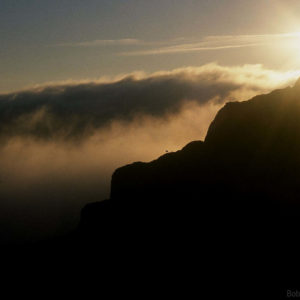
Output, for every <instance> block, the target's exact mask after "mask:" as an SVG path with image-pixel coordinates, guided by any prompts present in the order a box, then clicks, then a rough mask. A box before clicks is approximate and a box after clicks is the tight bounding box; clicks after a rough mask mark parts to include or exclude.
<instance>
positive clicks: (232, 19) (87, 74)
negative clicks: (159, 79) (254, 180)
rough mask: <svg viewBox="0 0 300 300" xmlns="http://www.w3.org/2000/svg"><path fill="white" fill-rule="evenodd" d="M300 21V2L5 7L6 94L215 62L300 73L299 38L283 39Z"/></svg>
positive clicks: (28, 2) (43, 2)
mask: <svg viewBox="0 0 300 300" xmlns="http://www.w3.org/2000/svg"><path fill="white" fill-rule="evenodd" d="M299 17H300V1H298V0H251V1H245V0H210V1H202V0H198V1H192V0H185V1H182V0H173V1H171V0H160V1H157V0H152V1H144V0H140V1H138V0H127V1H124V0H123V1H121V0H100V1H96V0H85V1H80V0H72V1H71V0H60V1H57V0H51V1H48V0H39V1H38V0H18V1H17V0H1V2H0V72H1V77H0V92H6V91H11V90H16V89H20V88H23V87H26V86H30V85H35V84H37V83H43V82H49V81H61V80H68V79H73V80H80V79H87V78H98V77H101V76H105V75H108V76H114V75H117V74H120V73H128V72H132V71H135V70H140V71H145V72H154V71H159V70H170V69H174V68H179V67H184V66H199V65H202V64H205V63H209V62H212V61H216V62H218V63H220V64H225V65H234V64H246V63H249V64H256V63H259V64H264V65H265V66H267V67H269V68H291V67H293V66H294V67H295V68H298V67H300V62H299V61H297V62H296V58H295V60H294V61H293V62H288V63H287V62H286V60H287V59H291V53H290V51H286V49H285V51H282V45H283V44H284V45H290V44H293V45H295V44H296V43H297V42H298V37H297V36H296V35H295V36H293V37H288V39H289V41H288V43H287V42H286V41H287V39H286V37H285V36H283V38H282V39H281V37H278V35H281V34H285V33H290V32H300V21H298V18H299ZM261 35H262V36H261ZM274 35H275V36H274ZM212 36H214V37H215V40H212ZM222 36H227V38H225V39H224V38H222ZM230 37H235V38H234V39H232V38H230ZM264 40H266V41H267V43H263V41H264ZM291 40H292V41H295V42H294V43H290V42H291ZM232 41H233V43H232ZM274 41H275V44H274ZM299 42H300V39H299ZM174 47H175V48H174ZM205 47H206V48H207V49H202V48H205ZM279 48H280V50H278V49H279ZM170 49H172V50H171V51H169V50H170ZM191 49H192V50H191ZM290 50H293V55H294V52H295V51H294V50H295V49H290ZM297 50H298V49H297Z"/></svg>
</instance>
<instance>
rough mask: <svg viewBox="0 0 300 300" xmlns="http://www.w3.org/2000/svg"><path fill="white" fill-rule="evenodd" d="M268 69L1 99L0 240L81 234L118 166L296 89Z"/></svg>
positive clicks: (51, 88) (70, 87)
mask: <svg viewBox="0 0 300 300" xmlns="http://www.w3.org/2000/svg"><path fill="white" fill-rule="evenodd" d="M297 76H299V72H294V73H292V72H288V73H281V72H276V71H272V70H267V69H264V68H263V67H262V66H261V65H245V66H237V67H224V66H220V65H217V64H215V63H213V64H208V65H204V66H201V67H197V68H196V67H190V68H181V69H176V70H172V71H160V72H155V73H153V74H144V73H133V74H127V75H124V76H122V77H118V78H116V79H112V80H102V79H101V80H99V81H96V80H94V81H84V82H71V81H70V82H68V83H66V82H63V83H55V84H54V83H52V84H46V85H43V86H37V87H34V88H32V89H27V90H23V91H19V92H15V93H9V94H2V95H0V140H1V144H0V199H1V201H0V241H2V242H3V241H7V240H9V239H12V238H13V239H18V240H21V239H25V240H26V239H32V238H41V237H45V236H49V235H56V234H61V233H63V232H66V231H68V230H70V229H72V228H74V227H75V226H76V224H77V222H78V220H79V214H80V209H81V208H82V207H83V206H84V205H85V204H86V203H88V202H93V201H98V200H101V199H105V198H106V197H108V196H109V188H110V177H111V174H112V172H113V171H114V169H115V168H117V167H119V166H121V165H124V164H128V163H131V162H133V161H138V160H142V161H149V160H152V159H154V158H156V157H158V156H159V155H162V154H164V153H165V151H166V150H168V151H176V150H178V149H180V148H181V147H183V146H184V145H185V144H186V143H188V142H189V141H191V140H197V139H204V137H205V134H206V131H207V128H208V126H209V124H210V122H211V121H212V119H213V118H214V116H215V114H216V112H217V110H218V109H219V108H220V107H221V106H222V105H223V104H224V102H226V101H232V100H246V99H248V98H250V97H252V96H254V95H256V94H260V93H265V92H268V91H270V90H273V89H274V88H278V87H283V86H286V85H288V84H293V82H294V81H295V79H296V77H297Z"/></svg>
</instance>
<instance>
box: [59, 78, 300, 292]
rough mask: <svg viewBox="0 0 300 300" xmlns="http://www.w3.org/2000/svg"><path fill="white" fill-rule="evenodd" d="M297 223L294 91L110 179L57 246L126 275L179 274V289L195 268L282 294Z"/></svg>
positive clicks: (239, 112) (298, 95) (247, 106)
mask: <svg viewBox="0 0 300 300" xmlns="http://www.w3.org/2000/svg"><path fill="white" fill-rule="evenodd" d="M299 219H300V90H299V84H298V83H297V85H296V86H295V87H293V88H286V89H282V90H276V91H274V92H272V93H270V94H268V95H261V96H257V97H254V98H253V99H251V100H249V101H245V102H233V103H227V104H226V105H225V106H224V107H223V108H222V109H221V110H220V111H219V112H218V114H217V116H216V118H215V119H214V121H213V122H212V123H211V125H210V128H209V130H208V133H207V136H206V138H205V141H204V142H203V141H194V142H191V143H189V144H188V145H186V146H185V147H184V148H183V149H182V150H180V151H177V152H174V153H167V154H165V155H163V156H161V157H159V158H158V159H156V160H154V161H152V162H150V163H143V162H136V163H133V164H130V165H127V166H124V167H121V168H119V169H117V170H116V171H115V172H114V174H113V176H112V181H111V195H110V199H108V200H105V201H102V202H98V203H93V204H89V205H87V206H86V207H85V208H84V209H83V210H82V215H81V223H80V226H79V228H78V230H77V231H76V233H74V235H73V236H72V237H71V238H70V239H69V240H68V242H67V243H66V244H67V245H68V246H69V247H70V249H74V247H76V248H78V249H81V250H82V249H86V248H88V249H91V246H92V249H98V250H97V251H99V253H101V255H102V256H101V257H102V258H103V259H104V258H105V257H113V262H114V263H120V260H121V261H122V262H124V260H125V261H127V263H128V264H127V263H126V268H131V267H132V266H133V265H134V266H139V265H140V263H142V264H143V266H144V268H146V269H147V268H149V269H151V270H153V268H154V269H155V268H157V269H159V268H161V266H162V265H164V266H167V268H168V271H167V274H168V277H169V278H171V279H173V280H175V282H177V281H176V280H178V279H176V278H175V277H176V274H177V275H178V272H179V273H180V274H181V275H180V278H181V280H182V282H184V280H185V279H184V278H182V274H187V273H189V275H188V276H187V278H189V280H191V273H190V272H192V271H191V266H195V268H196V269H197V270H200V269H201V270H206V271H207V272H209V270H215V273H214V274H213V275H216V273H218V272H220V274H221V276H222V278H223V281H224V280H225V281H226V279H228V280H229V278H231V277H230V276H229V273H230V271H229V270H231V271H232V270H235V272H237V273H236V274H241V273H242V272H246V273H248V274H249V273H251V272H255V278H262V279H263V278H265V277H266V276H267V278H268V279H269V280H275V278H276V280H277V281H276V282H278V280H279V279H280V280H279V282H280V283H281V285H277V286H276V287H277V288H279V287H282V285H283V286H284V287H288V285H287V284H291V280H292V274H293V271H292V269H291V268H290V266H293V265H294V263H295V260H296V259H297V257H298V255H299V250H300V249H299V248H298V247H296V244H295V243H293V242H292V241H294V240H295V239H297V237H298V235H299V233H298V232H299V229H300V226H299V225H300V224H299ZM58 244H60V245H61V243H58ZM66 244H65V245H66ZM103 251H104V253H105V254H103ZM99 255H100V254H99ZM274 257H276V258H275V260H274ZM199 261H200V262H199ZM262 266H265V267H266V269H267V271H266V273H264V272H263V271H262V270H261V268H262ZM174 268H176V270H177V272H176V271H174ZM258 270H260V271H258ZM228 276H229V277H228ZM158 277H159V278H161V275H160V274H158ZM224 278H226V279H224ZM234 278H235V280H236V277H234ZM221 281H222V280H221ZM182 282H181V283H182ZM218 282H220V281H218ZM273 282H274V284H275V281H273ZM177 283H178V282H177ZM276 284H277V283H276ZM252 288H253V286H252ZM273 289H274V287H273ZM269 292H270V291H269ZM281 292H282V290H281Z"/></svg>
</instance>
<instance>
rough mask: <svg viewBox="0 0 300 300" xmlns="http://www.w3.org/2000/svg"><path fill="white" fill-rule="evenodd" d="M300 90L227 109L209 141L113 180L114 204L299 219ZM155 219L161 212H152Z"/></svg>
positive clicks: (128, 168)
mask: <svg viewBox="0 0 300 300" xmlns="http://www.w3.org/2000/svg"><path fill="white" fill-rule="evenodd" d="M299 153H300V84H299V83H297V84H296V85H295V87H293V88H286V89H283V90H277V91H274V92H272V93H270V94H268V95H261V96H257V97H255V98H253V99H251V100H249V101H245V102H233V103H228V104H226V105H225V106H224V107H223V108H222V109H221V110H220V111H219V112H218V114H217V116H216V118H215V120H214V121H213V122H212V124H211V126H210V128H209V130H208V133H207V136H206V139H205V141H204V142H201V141H197V142H192V143H190V144H188V145H187V146H186V147H184V148H183V149H182V150H180V151H177V152H176V153H169V154H166V155H163V156H162V157H160V158H158V159H157V160H155V161H152V162H150V163H140V162H139V163H134V164H131V165H127V166H125V167H122V168H119V169H117V170H116V171H115V172H114V174H113V176H112V185H111V201H113V202H114V203H116V204H118V205H120V206H122V207H123V206H124V208H125V207H131V209H133V210H135V209H137V207H139V208H138V209H139V210H144V211H147V212H149V211H151V209H152V208H153V210H154V211H155V212H156V213H157V210H160V211H162V210H164V209H165V210H172V209H174V210H177V209H179V207H180V210H185V209H191V210H197V212H198V213H199V214H201V213H203V212H205V213H208V214H211V213H214V214H219V213H220V214H228V213H230V214H235V215H237V214H240V213H242V214H252V213H255V214H256V215H257V214H268V215H274V216H275V215H278V214H280V215H281V214H282V213H283V214H286V213H287V214H290V213H293V214H294V213H298V206H299V202H300V200H298V199H300V197H299V195H300V191H299V187H300V180H299V178H300V155H299ZM152 213H153V212H152Z"/></svg>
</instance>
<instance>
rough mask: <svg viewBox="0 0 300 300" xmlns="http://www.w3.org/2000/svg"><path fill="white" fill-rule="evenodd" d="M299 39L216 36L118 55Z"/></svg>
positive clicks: (291, 36)
mask: <svg viewBox="0 0 300 300" xmlns="http://www.w3.org/2000/svg"><path fill="white" fill-rule="evenodd" d="M294 38H300V33H299V32H295V33H283V34H261V35H221V36H220V35H216V36H207V37H204V38H203V39H201V40H200V41H196V40H191V41H189V42H186V41H185V42H184V40H181V43H177V44H174V40H173V42H172V45H168V46H163V47H156V48H152V49H146V50H139V51H129V52H122V53H120V55H125V56H136V55H158V54H172V53H189V52H197V51H212V50H224V49H234V48H244V47H254V46H263V45H269V44H272V43H276V42H280V41H283V40H288V39H294Z"/></svg>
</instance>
